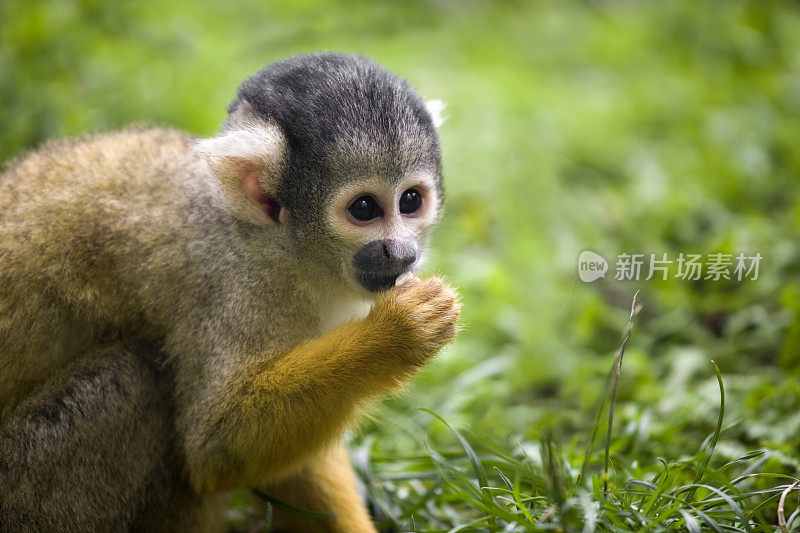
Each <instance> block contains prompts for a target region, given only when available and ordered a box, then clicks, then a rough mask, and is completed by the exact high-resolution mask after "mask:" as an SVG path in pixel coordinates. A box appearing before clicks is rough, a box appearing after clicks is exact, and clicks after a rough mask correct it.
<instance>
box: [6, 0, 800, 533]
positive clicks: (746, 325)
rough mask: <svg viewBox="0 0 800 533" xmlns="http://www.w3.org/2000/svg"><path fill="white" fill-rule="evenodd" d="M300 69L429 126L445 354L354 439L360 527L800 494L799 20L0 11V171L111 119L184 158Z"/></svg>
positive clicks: (308, 0) (469, 526)
mask: <svg viewBox="0 0 800 533" xmlns="http://www.w3.org/2000/svg"><path fill="white" fill-rule="evenodd" d="M327 49H334V50H342V51H351V52H360V53H364V54H366V55H369V56H371V57H373V58H375V59H376V60H378V61H380V62H382V63H384V64H385V65H387V66H388V67H389V68H390V69H392V70H394V71H396V72H399V73H400V74H402V75H403V76H405V77H407V78H408V79H409V80H410V81H411V82H412V83H413V84H414V85H415V86H417V87H418V88H419V89H420V90H421V92H422V93H423V95H424V96H426V97H430V98H440V99H442V100H444V101H445V102H447V104H448V111H447V114H448V115H449V119H448V121H447V122H445V124H444V126H443V127H442V129H441V135H442V144H443V152H444V164H445V173H446V180H447V192H448V203H447V212H446V216H445V218H444V220H443V223H442V225H441V227H440V229H439V231H438V233H437V238H436V243H435V253H434V256H433V257H432V258H431V260H430V262H429V263H430V264H431V265H432V266H433V267H434V268H435V269H436V271H439V272H444V273H446V274H447V277H448V279H449V280H450V281H451V282H452V283H453V284H454V285H456V286H457V287H458V288H459V290H460V292H461V293H462V295H463V300H464V313H465V323H466V330H465V332H464V333H463V334H462V335H461V337H460V338H459V340H458V341H457V342H456V343H455V344H454V345H453V346H452V347H451V348H450V349H449V350H447V351H446V353H445V354H443V355H442V356H441V357H440V358H439V359H438V360H437V361H436V362H435V363H434V364H433V365H431V367H430V368H429V369H428V370H427V371H426V372H424V373H423V375H421V376H420V377H419V378H418V379H417V380H416V382H415V385H414V387H413V388H412V390H411V391H410V392H409V393H408V394H405V395H403V396H401V397H398V398H393V399H390V400H388V401H386V402H384V404H383V405H382V407H380V408H379V409H377V410H376V411H374V412H373V414H372V417H371V418H370V420H369V421H368V422H367V423H366V424H364V425H363V427H362V428H361V430H360V431H359V432H358V433H357V434H356V435H355V436H354V438H353V442H352V447H353V450H354V454H355V458H356V462H357V464H358V466H359V471H360V473H361V474H362V477H363V479H364V481H365V485H366V487H367V489H368V492H369V500H370V503H371V504H372V506H373V507H374V508H375V509H376V510H377V514H378V515H379V516H380V517H381V520H384V522H385V524H387V525H388V526H389V527H393V528H395V529H397V530H401V531H404V530H414V531H447V530H451V529H452V528H459V527H460V528H461V530H492V531H499V530H503V529H504V528H508V529H507V530H510V531H516V530H525V529H561V530H570V531H572V530H580V529H582V530H584V531H591V530H613V531H633V530H641V531H651V530H652V531H657V530H675V529H682V530H689V531H697V530H700V529H704V530H726V529H728V530H730V529H731V528H733V529H735V530H748V529H749V530H751V531H769V530H771V529H770V528H774V527H775V524H776V523H777V522H776V521H777V519H776V505H777V503H776V501H777V499H776V495H777V494H778V492H777V491H780V490H781V489H782V488H783V487H785V486H786V485H789V484H791V477H797V476H798V474H800V462H798V459H797V458H798V456H799V455H800V454H799V453H798V452H800V409H799V408H798V407H800V385H798V380H797V377H798V372H800V371H799V370H798V368H800V366H799V365H798V363H799V362H800V313H799V312H798V311H799V310H800V303H798V302H799V301H800V297H798V294H800V287H799V286H798V281H799V280H800V275H799V274H800V247H798V242H800V194H798V192H799V189H800V182H799V181H798V176H800V143H798V124H799V123H800V91H798V87H800V9H799V8H798V6H797V5H796V4H794V3H779V2H756V1H753V2H744V1H717V2H704V3H699V2H691V1H689V0H683V1H676V2H656V1H647V2H638V3H623V2H602V3H600V2H558V3H557V2H513V1H506V2H489V1H477V0H473V1H469V2H452V1H443V2H442V1H439V2H411V1H402V2H395V3H358V2H355V1H348V2H344V3H337V4H333V3H329V2H326V1H321V0H304V1H302V2H294V3H291V4H289V3H286V4H282V3H273V2H257V1H255V0H253V1H237V2H212V1H210V0H195V1H191V2H190V1H188V0H178V1H175V2H168V3H167V2H156V1H155V0H140V1H137V2H127V1H123V2H101V1H90V0H85V1H69V0H53V1H27V2H22V1H14V0H4V1H3V0H0V159H3V160H5V159H7V158H9V157H10V156H12V155H13V154H15V153H17V152H18V151H19V150H21V149H24V148H27V147H31V146H34V145H36V144H38V143H40V142H42V141H44V140H45V139H49V138H53V137H61V136H68V135H77V134H81V133H85V132H89V131H96V130H105V129H112V128H118V127H121V126H123V125H125V124H127V123H130V122H149V123H156V124H169V125H172V126H176V127H179V128H184V129H187V130H189V131H191V132H193V133H195V134H198V135H207V134H210V133H212V132H213V131H215V129H216V128H217V127H218V125H219V123H220V122H221V121H222V119H223V117H224V109H225V106H226V104H227V103H228V102H229V101H230V100H231V99H232V97H233V93H234V89H235V87H236V85H237V84H238V82H239V81H240V80H241V79H242V78H243V77H245V76H247V75H249V74H250V73H252V72H253V71H255V70H256V69H257V68H260V67H261V66H263V65H264V64H265V63H267V62H269V61H272V60H275V59H278V58H282V57H285V56H287V55H290V54H294V53H299V52H307V51H313V50H327ZM587 249H588V250H593V251H595V252H597V253H599V254H601V255H603V256H604V257H606V258H607V259H612V260H613V258H615V257H616V256H617V255H618V254H621V253H646V254H649V253H655V254H657V255H660V254H662V253H668V254H669V255H670V257H672V258H675V257H677V255H678V254H679V253H680V252H685V253H700V254H709V253H717V252H723V253H731V254H736V253H739V252H745V253H748V254H752V253H755V252H759V253H761V255H762V256H763V258H764V259H763V262H762V264H761V270H760V274H759V278H758V280H756V281H752V280H749V281H742V282H736V281H711V280H698V281H684V280H680V279H675V278H670V279H667V280H661V279H659V278H658V277H656V278H654V279H652V280H649V281H648V280H644V279H641V280H640V281H638V282H633V281H619V280H615V279H614V276H613V273H614V265H613V261H612V264H611V268H610V270H609V273H608V275H607V277H606V279H602V280H598V281H596V282H594V283H583V282H581V281H580V280H579V279H578V277H577V273H576V266H577V257H578V255H579V253H580V252H581V251H582V250H587ZM673 272H674V271H673ZM636 290H640V291H641V292H640V294H639V300H640V301H641V302H642V303H643V305H644V308H643V311H642V313H641V314H640V316H639V318H638V322H637V325H636V329H635V331H634V333H633V335H632V337H631V340H630V341H629V344H628V347H627V351H626V354H625V363H624V368H623V369H622V372H621V374H620V376H619V382H618V388H617V399H616V403H615V417H614V426H613V427H612V428H611V439H610V441H609V442H608V445H609V454H610V464H611V469H610V472H609V478H608V481H609V491H608V493H604V491H603V487H602V485H603V476H602V467H601V465H602V462H603V461H602V458H601V456H600V455H598V454H599V453H601V452H600V451H598V450H594V451H592V454H591V457H590V458H591V461H590V468H589V475H587V476H586V477H585V478H583V479H582V480H581V481H578V478H577V475H578V470H579V469H580V465H581V462H582V459H583V456H584V451H585V448H586V443H587V440H588V438H589V436H590V435H591V431H592V429H593V424H594V422H593V420H594V415H595V414H596V412H597V409H598V400H597V399H598V398H601V397H603V398H605V396H603V392H604V390H605V383H606V381H605V379H606V378H605V377H606V375H607V373H608V369H609V367H610V366H611V352H612V350H613V349H614V347H615V346H616V345H617V343H618V341H619V331H620V328H621V327H622V325H624V324H625V320H626V318H627V316H628V313H629V305H630V299H631V297H632V295H633V293H634V292H635V291H636ZM712 359H713V360H714V361H716V362H717V364H718V365H719V367H720V369H721V371H722V373H723V376H724V380H725V388H726V408H725V409H726V414H725V424H724V425H723V428H722V430H721V431H719V432H715V430H714V428H715V424H716V422H717V420H718V416H717V415H718V412H719V411H718V408H719V404H718V396H717V395H718V384H717V380H716V377H715V375H714V372H713V370H712V369H711V367H710V366H709V364H708V361H710V360H712ZM419 407H425V408H427V409H430V410H431V411H432V412H435V413H436V414H437V415H438V416H439V417H441V418H442V419H443V420H446V421H447V424H449V425H450V426H451V427H448V426H447V425H445V424H442V423H441V422H440V421H439V420H438V419H437V417H434V416H431V415H430V414H429V413H428V412H425V411H421V410H420V409H419ZM451 428H469V431H464V432H462V433H461V434H460V436H457V435H455V434H454V433H453V430H452V429H451ZM605 429H606V427H605V425H603V426H602V427H600V428H599V430H600V433H598V435H600V436H601V440H603V439H604V435H605ZM552 432H554V433H555V435H557V436H558V437H557V438H556V437H554V436H553V433H552ZM509 434H513V435H516V436H517V438H518V439H519V442H520V443H519V444H515V443H514V442H513V440H512V441H509V440H508V438H507V435H509ZM710 434H715V435H717V437H716V438H717V439H718V440H717V443H716V449H715V451H714V455H713V456H711V458H710V459H709V461H710V462H709V464H708V468H707V470H704V472H705V473H704V474H702V475H701V479H700V480H699V482H697V483H694V484H693V480H694V479H695V477H696V476H697V475H698V472H699V470H698V468H699V467H700V466H701V465H702V464H703V462H704V461H705V458H706V455H704V454H705V453H706V450H707V446H706V445H701V444H700V443H703V442H704V439H705V438H706V437H707V436H708V435H710ZM498 443H502V444H498ZM537 443H538V444H537ZM556 443H561V445H560V446H557V445H556ZM604 444H605V443H604ZM698 447H699V449H700V452H697V453H695V450H697V449H698ZM757 450H762V451H757ZM754 474H759V475H758V476H756V475H754ZM795 494H796V493H795ZM690 495H691V496H692V497H689V496H690ZM796 503H797V499H796V497H790V498H788V499H787V503H786V506H787V518H788V515H790V514H791V512H792V511H793V509H794V508H795V506H796ZM243 508H244V504H243V503H240V504H239V505H237V506H236V508H234V509H233V510H232V515H233V514H235V515H236V516H237V517H239V519H242V516H243V515H242V514H241V513H242V512H243V511H242V509H243ZM236 513H238V514H236ZM259 518H262V519H263V517H259ZM237 523H238V522H237ZM510 524H516V525H510ZM715 524H716V525H715ZM791 525H792V523H791V522H790V526H791ZM232 527H233V526H232ZM235 527H239V526H235ZM242 527H243V526H242ZM799 527H800V524H798V520H797V519H796V518H795V520H794V528H795V530H797V528H799ZM717 528H720V529H717Z"/></svg>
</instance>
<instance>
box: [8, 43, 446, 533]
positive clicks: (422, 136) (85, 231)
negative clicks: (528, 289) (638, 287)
mask: <svg viewBox="0 0 800 533" xmlns="http://www.w3.org/2000/svg"><path fill="white" fill-rule="evenodd" d="M437 108H438V106H437V105H436V103H433V105H430V104H428V105H426V103H425V102H423V100H422V99H420V97H419V96H418V95H417V93H416V92H415V91H414V90H413V89H412V88H411V87H410V86H409V85H408V84H407V83H406V82H405V81H404V80H402V79H400V78H398V77H397V76H396V75H394V74H392V73H390V72H389V71H387V70H386V69H385V68H383V67H382V66H380V65H378V64H377V63H375V62H373V61H371V60H369V59H367V58H365V57H361V56H355V55H344V54H335V53H322V54H311V55H304V56H297V57H293V58H290V59H287V60H284V61H278V62H276V63H273V64H271V65H269V66H267V67H266V68H264V69H262V70H261V71H259V72H258V73H256V74H255V75H254V76H252V77H250V78H248V79H247V80H245V81H244V82H243V83H242V85H241V86H240V87H239V89H238V93H237V97H236V98H235V100H234V101H233V103H232V104H231V105H230V107H229V109H228V118H227V121H226V122H225V123H224V125H223V126H222V128H221V131H220V132H219V134H218V135H216V136H215V137H212V138H209V139H199V140H198V139H193V138H191V137H189V136H188V135H186V134H184V133H181V132H178V131H173V130H167V129H145V128H141V129H128V130H125V131H122V132H118V133H110V134H102V135H95V136H91V137H87V138H84V139H81V140H78V141H65V142H57V143H51V144H48V145H46V146H45V147H43V148H42V149H40V150H38V151H36V152H33V153H30V154H28V155H26V156H23V157H21V158H18V159H17V160H15V161H13V162H11V163H10V164H9V165H8V166H7V168H6V170H5V172H4V173H3V174H2V175H0V530H12V531H16V530H35V531H40V530H50V529H53V528H56V529H59V530H65V531H83V530H90V531H98V530H119V529H128V530H166V531H177V530H191V531H196V530H210V529H216V528H219V527H222V526H223V525H224V514H223V511H224V500H225V495H226V493H228V492H229V491H231V490H232V489H236V488H239V487H259V488H262V489H263V490H265V491H266V492H268V493H270V494H272V495H273V496H275V497H276V498H278V499H280V500H283V501H285V502H287V503H290V504H293V505H296V506H299V507H304V508H308V509H314V510H318V511H331V512H334V513H337V517H336V518H332V519H298V518H296V517H292V516H288V515H286V516H282V517H278V518H282V519H283V522H282V527H284V528H286V529H288V530H296V531H313V530H321V531H353V532H363V531H374V526H373V525H372V523H371V521H370V518H369V516H368V513H367V511H366V509H365V507H364V505H363V502H362V501H361V498H360V496H359V494H358V492H357V491H356V488H355V480H354V476H353V473H352V471H351V468H350V465H349V463H348V460H347V457H346V454H345V453H343V450H342V449H341V445H340V443H339V441H340V439H341V436H342V433H343V432H344V430H346V429H347V428H348V427H349V425H351V424H352V423H353V422H354V420H355V418H356V417H357V415H358V413H359V411H360V409H361V408H362V407H363V406H364V404H365V403H366V402H369V401H370V400H372V399H374V398H375V397H376V396H379V395H382V394H385V393H388V392H392V391H394V390H397V389H398V388H399V387H400V386H401V385H402V384H403V383H405V382H406V381H407V380H408V379H409V378H410V376H411V375H412V374H413V373H414V372H415V371H416V370H417V369H418V368H420V367H421V366H422V365H424V364H425V363H426V362H427V361H428V360H429V359H430V358H431V357H432V356H434V355H435V354H436V353H437V352H438V351H439V349H440V348H442V346H444V345H445V344H447V343H448V342H450V341H451V340H452V339H453V338H454V336H455V335H456V333H457V329H458V320H459V303H458V300H457V296H456V294H455V293H454V291H453V290H452V289H450V288H449V287H448V286H447V285H445V284H444V283H443V282H442V281H441V280H440V279H438V278H435V277H432V278H428V279H424V280H421V279H418V278H415V277H412V278H411V279H409V280H408V281H405V282H403V283H400V284H397V285H395V283H396V281H397V280H398V277H400V276H401V275H404V274H405V273H408V272H412V271H414V269H415V268H417V267H418V266H419V264H420V262H421V261H422V259H423V254H424V251H425V247H426V244H427V240H428V238H427V237H428V233H429V230H430V228H431V227H432V226H433V224H434V223H435V222H436V221H437V220H438V218H439V216H440V213H441V209H442V201H443V191H442V172H441V162H440V152H439V141H438V135H437V132H436V127H437V126H438V122H439V118H438V115H437Z"/></svg>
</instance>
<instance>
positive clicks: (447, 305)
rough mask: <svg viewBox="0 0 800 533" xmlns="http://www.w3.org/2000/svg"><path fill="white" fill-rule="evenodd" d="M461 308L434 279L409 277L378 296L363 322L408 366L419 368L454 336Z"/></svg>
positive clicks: (455, 299) (451, 290) (451, 294)
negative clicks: (384, 340) (376, 332)
mask: <svg viewBox="0 0 800 533" xmlns="http://www.w3.org/2000/svg"><path fill="white" fill-rule="evenodd" d="M460 316H461V305H460V303H459V301H458V295H457V294H456V292H455V291H454V290H453V289H452V288H451V287H449V286H448V285H447V284H445V283H444V282H443V281H442V280H441V279H439V278H437V277H430V278H427V279H419V278H416V277H412V278H410V279H408V280H407V281H405V282H403V283H402V284H400V285H398V286H397V287H393V288H391V289H389V290H388V291H385V292H382V293H380V294H379V295H378V297H377V299H376V301H375V306H374V307H373V309H372V311H371V312H370V314H369V316H368V317H367V318H366V320H368V321H371V322H372V324H371V325H372V326H373V327H374V328H376V329H377V330H380V331H381V334H382V335H384V336H385V338H386V339H387V340H388V341H389V342H391V343H392V344H393V345H394V346H395V347H396V350H397V352H398V353H397V355H398V356H399V357H401V358H403V359H404V360H406V361H407V362H408V363H410V364H412V365H415V366H416V365H422V364H424V363H426V362H427V360H428V359H430V358H431V357H432V356H434V355H436V353H437V352H438V351H439V350H440V349H441V348H442V347H443V346H444V345H445V344H447V343H449V342H450V341H452V340H453V338H455V336H456V333H458V323H459V318H460Z"/></svg>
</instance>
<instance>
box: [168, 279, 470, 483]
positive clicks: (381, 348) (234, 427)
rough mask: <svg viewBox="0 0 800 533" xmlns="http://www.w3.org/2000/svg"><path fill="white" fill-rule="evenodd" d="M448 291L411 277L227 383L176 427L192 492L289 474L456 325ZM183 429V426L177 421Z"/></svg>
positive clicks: (428, 353) (455, 308) (408, 372)
mask: <svg viewBox="0 0 800 533" xmlns="http://www.w3.org/2000/svg"><path fill="white" fill-rule="evenodd" d="M458 316H459V307H458V302H457V298H456V295H455V293H453V292H452V291H451V290H450V289H448V288H447V287H446V286H445V285H444V284H443V283H442V281H441V280H439V279H437V278H431V279H428V280H424V281H420V280H413V281H410V282H408V283H406V284H404V285H403V286H401V287H396V288H394V289H392V290H390V291H387V292H385V293H383V294H381V295H379V297H378V299H377V301H376V303H375V306H374V307H373V309H372V311H371V312H370V313H369V315H367V317H365V318H364V319H363V320H360V321H357V322H350V323H347V324H345V325H343V326H341V327H339V328H337V329H334V330H333V331H331V332H330V333H328V334H326V335H323V336H322V337H319V338H317V339H313V340H310V341H307V342H305V343H302V344H300V345H299V346H297V347H295V348H294V349H292V350H290V351H289V352H288V353H286V354H284V355H283V356H281V357H277V358H271V359H267V360H264V361H263V362H262V363H260V364H257V365H254V366H251V367H250V368H248V369H246V371H244V372H242V373H240V374H238V375H237V376H234V377H232V378H230V379H229V380H228V382H227V383H225V384H224V385H223V386H222V387H215V390H219V391H221V392H219V393H218V394H216V395H212V397H211V398H205V399H204V401H202V402H200V403H199V404H200V405H203V406H204V407H205V408H206V409H205V410H206V412H205V413H203V414H202V415H198V414H196V415H195V416H193V417H191V418H194V419H195V420H196V423H197V425H196V427H191V428H187V427H184V431H185V433H186V452H187V461H188V466H189V472H190V478H191V481H192V484H193V485H194V486H195V488H196V489H197V490H199V491H214V490H225V489H229V488H233V487H237V486H243V485H245V486H246V485H251V486H259V485H264V484H266V483H268V482H270V481H276V480H278V479H280V478H281V477H283V476H285V475H287V474H288V473H291V472H292V471H296V470H297V469H298V468H299V467H300V466H301V465H302V464H304V463H305V462H306V461H307V460H308V458H309V457H311V456H312V455H314V454H315V453H316V452H318V451H319V450H320V449H321V448H322V447H324V446H326V445H328V444H330V443H331V442H333V441H334V440H335V439H336V438H337V437H339V436H340V434H341V433H342V431H343V430H344V429H345V428H346V427H347V425H348V423H349V422H350V421H351V420H352V418H353V415H354V414H355V413H356V411H357V409H358V407H359V406H360V405H361V404H362V403H363V402H365V401H366V400H368V399H370V398H372V397H374V396H376V395H378V394H382V393H386V392H390V391H392V390H394V389H395V388H397V386H398V385H400V384H401V383H402V382H403V381H405V380H406V379H407V378H408V377H409V376H410V375H411V374H412V373H413V372H414V371H415V370H416V369H417V368H418V367H420V366H421V365H422V364H424V363H425V362H426V361H427V360H428V358H430V357H431V356H432V355H434V354H435V353H436V352H437V351H438V350H439V349H440V348H441V347H442V346H443V345H444V344H446V343H447V342H449V341H450V340H452V338H453V337H454V336H455V334H456V331H457V327H458V326H457V322H458ZM184 425H185V424H184Z"/></svg>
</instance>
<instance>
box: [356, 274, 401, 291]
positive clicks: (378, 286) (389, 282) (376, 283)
mask: <svg viewBox="0 0 800 533" xmlns="http://www.w3.org/2000/svg"><path fill="white" fill-rule="evenodd" d="M406 272H408V270H404V271H403V272H396V273H394V274H389V273H385V272H365V271H363V270H362V271H356V275H355V278H356V281H358V282H359V283H360V284H361V286H362V287H364V288H365V289H367V290H368V291H369V292H378V291H385V290H386V289H390V288H392V287H394V283H395V281H397V278H398V277H400V276H401V275H402V274H405V273H406Z"/></svg>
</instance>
